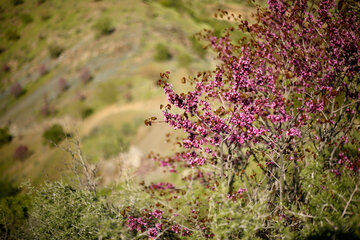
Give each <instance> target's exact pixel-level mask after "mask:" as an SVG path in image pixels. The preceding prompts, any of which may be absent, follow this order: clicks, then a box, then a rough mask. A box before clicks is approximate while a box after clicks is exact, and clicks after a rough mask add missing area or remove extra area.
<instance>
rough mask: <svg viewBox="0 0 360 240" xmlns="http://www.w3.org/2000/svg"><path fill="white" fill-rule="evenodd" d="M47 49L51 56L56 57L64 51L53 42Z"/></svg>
mask: <svg viewBox="0 0 360 240" xmlns="http://www.w3.org/2000/svg"><path fill="white" fill-rule="evenodd" d="M48 50H49V54H50V57H51V58H58V57H60V55H61V54H62V53H63V52H64V48H63V47H62V46H60V45H58V44H55V43H52V44H50V45H49V46H48Z"/></svg>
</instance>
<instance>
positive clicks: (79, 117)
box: [0, 0, 253, 184]
mask: <svg viewBox="0 0 360 240" xmlns="http://www.w3.org/2000/svg"><path fill="white" fill-rule="evenodd" d="M219 8H221V9H227V10H229V11H230V12H233V13H236V14H240V13H241V14H242V15H244V17H245V18H248V19H249V18H250V15H251V11H253V7H252V6H251V5H249V4H248V3H247V2H246V1H235V0H233V1H230V0H228V1H224V0H223V1H215V0H206V1H201V0H198V1H190V0H182V1H180V0H178V1H171V0H131V1H130V0H103V1H90V0H79V1H70V0H64V1H60V0H11V1H5V0H4V1H2V2H1V4H0V18H1V21H0V65H1V70H0V79H1V83H0V127H1V128H2V131H3V132H4V134H5V132H7V133H8V134H10V135H11V136H12V139H11V141H9V142H7V143H4V144H2V146H1V148H0V176H1V178H2V179H7V180H10V181H16V182H23V181H25V180H27V179H30V181H32V182H34V183H38V182H39V181H42V180H43V179H57V178H59V177H60V176H62V174H63V173H64V172H65V171H66V169H69V168H71V166H69V159H70V156H69V154H68V153H66V152H65V151H63V150H62V149H61V148H66V146H67V145H66V144H67V141H68V140H66V139H63V140H62V141H59V143H58V147H53V144H51V142H50V141H51V140H49V139H46V138H44V133H45V131H46V130H48V129H50V128H51V127H53V126H54V124H59V125H60V126H61V127H62V129H63V130H64V133H65V134H66V135H68V137H70V138H72V139H73V138H75V139H79V140H80V144H81V147H82V150H83V152H84V155H85V156H86V157H87V158H88V160H89V161H90V162H92V163H97V164H98V165H99V167H98V168H99V175H101V176H102V182H103V183H104V184H107V183H111V182H114V181H116V180H118V179H119V178H120V177H121V176H122V175H123V174H124V171H125V170H124V169H127V170H128V171H130V172H131V173H132V174H135V175H136V176H137V177H138V178H139V179H145V180H146V181H152V180H154V179H156V178H163V176H162V175H161V174H160V175H159V174H158V172H157V171H158V170H156V169H155V166H154V165H153V163H152V162H149V160H147V158H146V156H147V154H148V153H149V152H150V151H154V152H161V153H167V152H171V151H172V144H170V143H166V142H165V141H166V138H167V137H166V133H167V132H169V128H168V127H167V126H165V125H164V124H157V125H155V126H152V127H145V126H144V124H143V122H144V119H145V118H147V117H150V116H157V117H159V119H160V118H161V111H160V109H159V105H160V104H161V103H164V102H165V99H164V96H163V94H162V89H161V88H159V87H158V86H157V80H158V78H159V73H160V72H164V71H170V72H171V73H172V77H173V79H174V85H175V86H176V87H177V88H178V89H181V88H182V85H181V84H180V79H181V77H183V76H187V75H190V74H194V73H196V72H197V71H201V70H205V69H209V66H210V67H211V66H214V61H213V55H212V53H211V52H208V51H207V50H204V49H203V45H205V44H204V43H202V42H201V41H198V40H196V39H195V38H194V34H195V33H197V32H199V31H201V30H202V29H204V28H207V29H213V30H214V31H215V33H217V34H219V33H220V32H221V31H222V30H223V28H224V27H225V26H228V25H229V23H227V22H223V21H220V20H217V19H215V18H214V17H213V14H214V13H215V12H216V11H217V9H219ZM239 37H240V36H239ZM184 90H185V89H184ZM64 133H63V134H62V135H64ZM56 134H57V133H56ZM179 134H180V133H179Z"/></svg>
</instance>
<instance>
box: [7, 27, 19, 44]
mask: <svg viewBox="0 0 360 240" xmlns="http://www.w3.org/2000/svg"><path fill="white" fill-rule="evenodd" d="M5 36H6V38H7V39H8V40H9V41H17V40H19V39H20V34H19V33H18V31H17V30H16V29H14V28H12V29H9V30H7V31H6V32H5Z"/></svg>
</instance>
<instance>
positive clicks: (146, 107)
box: [81, 98, 163, 135]
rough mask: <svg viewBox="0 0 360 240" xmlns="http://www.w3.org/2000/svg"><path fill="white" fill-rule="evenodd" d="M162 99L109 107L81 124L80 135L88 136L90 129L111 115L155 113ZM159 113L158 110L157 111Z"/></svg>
mask: <svg viewBox="0 0 360 240" xmlns="http://www.w3.org/2000/svg"><path fill="white" fill-rule="evenodd" d="M162 100H163V98H156V99H152V100H148V101H140V102H134V103H129V104H126V105H120V104H115V105H110V106H108V107H106V108H104V109H102V110H100V111H98V112H96V113H95V114H94V115H92V116H90V117H89V118H88V119H86V120H85V121H84V122H83V123H82V127H81V134H83V135H86V134H88V133H89V132H90V131H91V129H93V128H94V127H96V126H97V125H99V124H100V123H101V122H102V121H103V120H104V119H106V118H108V117H110V116H111V115H114V114H118V113H121V112H127V111H155V110H158V109H159V106H160V104H161V102H162ZM159 111H160V110H159Z"/></svg>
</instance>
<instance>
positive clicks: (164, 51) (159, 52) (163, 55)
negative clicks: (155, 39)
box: [154, 43, 172, 61]
mask: <svg viewBox="0 0 360 240" xmlns="http://www.w3.org/2000/svg"><path fill="white" fill-rule="evenodd" d="M171 58H172V55H171V53H170V51H169V49H168V47H167V46H166V45H164V44H162V43H158V44H157V45H156V46H155V55H154V59H155V60H156V61H167V60H170V59H171Z"/></svg>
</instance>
